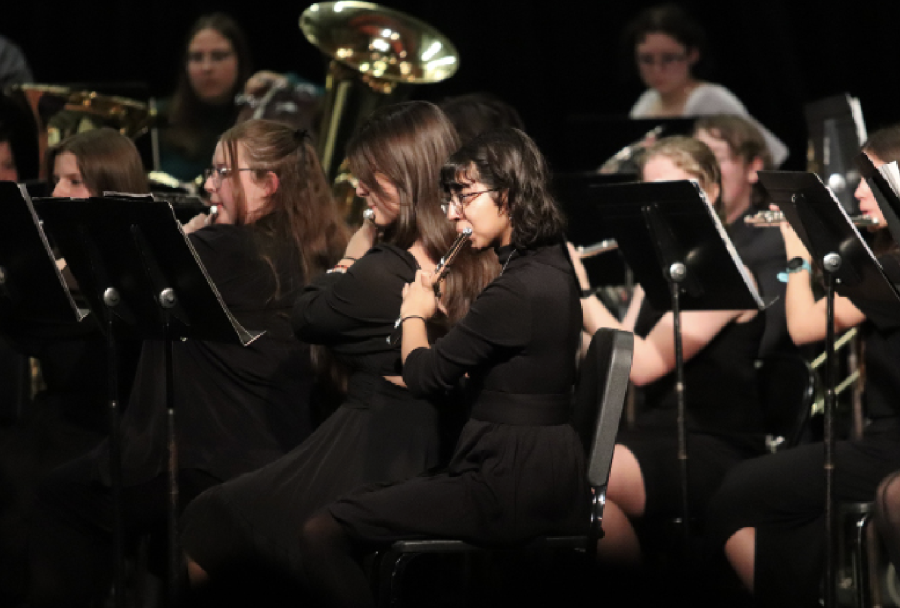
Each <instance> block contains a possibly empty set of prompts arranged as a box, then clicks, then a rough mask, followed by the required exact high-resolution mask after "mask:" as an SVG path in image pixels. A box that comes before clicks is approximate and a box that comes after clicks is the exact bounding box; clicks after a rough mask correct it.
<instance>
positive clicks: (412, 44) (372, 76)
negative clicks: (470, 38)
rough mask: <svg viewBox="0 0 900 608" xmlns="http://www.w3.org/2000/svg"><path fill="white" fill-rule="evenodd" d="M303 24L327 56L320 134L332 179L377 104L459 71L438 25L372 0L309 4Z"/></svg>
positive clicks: (324, 160) (321, 152) (305, 32)
mask: <svg viewBox="0 0 900 608" xmlns="http://www.w3.org/2000/svg"><path fill="white" fill-rule="evenodd" d="M300 29H301V30H302V31H303V35H304V36H305V37H306V39H307V40H309V42H310V43H312V44H313V45H314V46H316V47H317V48H318V49H319V50H320V51H322V52H323V53H324V54H325V55H327V56H329V57H330V58H331V61H330V65H329V73H328V76H327V79H326V94H325V101H324V110H323V116H322V123H321V127H320V129H319V137H318V154H319V159H320V160H321V162H322V168H323V169H324V170H325V174H326V175H327V176H328V179H329V180H334V179H335V177H336V176H337V174H338V172H339V165H340V159H342V158H343V156H344V148H345V147H346V143H347V141H348V140H349V139H350V136H351V135H352V133H353V131H354V130H355V128H356V126H357V125H358V124H359V123H361V122H362V120H364V119H365V118H366V117H367V116H368V115H369V114H371V112H372V111H373V110H375V109H377V108H378V107H380V106H382V105H387V104H389V103H396V102H397V101H402V100H403V99H404V98H405V97H406V96H408V89H407V88H405V87H402V86H401V85H405V84H428V83H435V82H440V81H442V80H444V79H446V78H449V77H450V76H452V75H453V74H454V73H455V72H456V70H457V69H458V68H459V55H458V53H457V51H456V47H454V45H453V44H452V43H451V42H450V40H449V39H448V38H447V37H446V36H444V35H443V34H441V33H440V32H439V31H438V30H436V29H435V28H434V27H432V26H430V25H428V24H427V23H424V22H422V21H420V20H418V19H416V18H414V17H411V16H409V15H406V14H404V13H402V12H400V11H397V10H393V9H389V8H385V7H383V6H379V5H377V4H373V3H371V2H357V1H355V0H347V1H339V2H320V3H317V4H313V5H311V6H310V7H308V8H307V9H306V10H305V11H303V14H302V15H301V16H300ZM336 159H337V160H336Z"/></svg>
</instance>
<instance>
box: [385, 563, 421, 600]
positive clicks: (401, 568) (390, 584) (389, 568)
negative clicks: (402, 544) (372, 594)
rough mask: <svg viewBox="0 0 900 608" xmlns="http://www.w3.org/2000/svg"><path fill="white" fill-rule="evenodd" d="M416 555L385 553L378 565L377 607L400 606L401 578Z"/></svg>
mask: <svg viewBox="0 0 900 608" xmlns="http://www.w3.org/2000/svg"><path fill="white" fill-rule="evenodd" d="M417 556H418V554H417V553H395V552H393V551H387V552H385V554H384V555H383V556H382V557H381V559H380V563H379V564H378V572H379V573H380V574H379V578H380V581H379V584H378V605H379V606H382V607H388V606H389V607H395V606H400V602H401V588H402V581H403V576H404V575H405V574H406V568H407V566H409V563H410V562H411V561H412V560H413V559H415V558H416V557H417Z"/></svg>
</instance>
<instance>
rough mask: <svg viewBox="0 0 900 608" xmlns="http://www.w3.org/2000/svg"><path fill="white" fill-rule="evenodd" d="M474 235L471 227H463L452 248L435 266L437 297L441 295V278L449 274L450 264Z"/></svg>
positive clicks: (435, 293) (435, 291)
mask: <svg viewBox="0 0 900 608" xmlns="http://www.w3.org/2000/svg"><path fill="white" fill-rule="evenodd" d="M471 236H472V229H471V228H463V230H462V232H460V233H459V234H458V235H457V236H456V240H454V241H453V244H452V245H450V249H448V250H447V253H445V254H444V256H443V257H442V258H441V260H440V261H439V262H438V265H437V266H435V267H434V278H433V279H432V285H433V286H434V295H435V296H437V297H441V287H440V285H441V280H443V278H444V275H445V274H447V270H448V269H449V267H450V264H452V263H453V260H454V259H456V256H458V255H459V252H460V251H462V248H463V247H465V245H466V244H467V243H468V242H469V237H471Z"/></svg>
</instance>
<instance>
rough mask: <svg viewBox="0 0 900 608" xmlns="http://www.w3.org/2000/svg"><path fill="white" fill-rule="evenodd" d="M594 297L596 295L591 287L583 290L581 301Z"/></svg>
mask: <svg viewBox="0 0 900 608" xmlns="http://www.w3.org/2000/svg"><path fill="white" fill-rule="evenodd" d="M592 295H594V290H593V288H591V287H588V288H587V289H582V290H581V299H582V300H586V299H587V298H589V297H591V296H592Z"/></svg>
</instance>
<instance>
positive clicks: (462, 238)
mask: <svg viewBox="0 0 900 608" xmlns="http://www.w3.org/2000/svg"><path fill="white" fill-rule="evenodd" d="M471 236H472V229H471V228H463V231H462V232H460V233H459V234H458V235H457V236H456V239H455V240H454V241H453V244H452V245H450V249H448V250H447V253H445V254H444V255H443V256H442V257H441V260H440V261H439V262H438V265H437V266H435V267H434V276H433V278H432V282H431V286H432V288H433V289H434V297H436V298H440V297H441V280H442V279H443V278H444V275H446V274H447V270H449V268H450V264H452V263H453V260H454V259H456V256H458V255H459V252H460V251H462V248H463V247H464V246H465V245H466V244H467V243H468V242H469V237H471ZM402 323H403V317H400V316H398V317H397V320H396V321H394V331H393V332H391V335H389V336H388V337H387V343H388V344H390V345H391V346H395V345H396V344H397V343H398V342H399V341H400V335H401V332H402V331H403V328H402V327H400V325H401V324H402Z"/></svg>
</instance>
